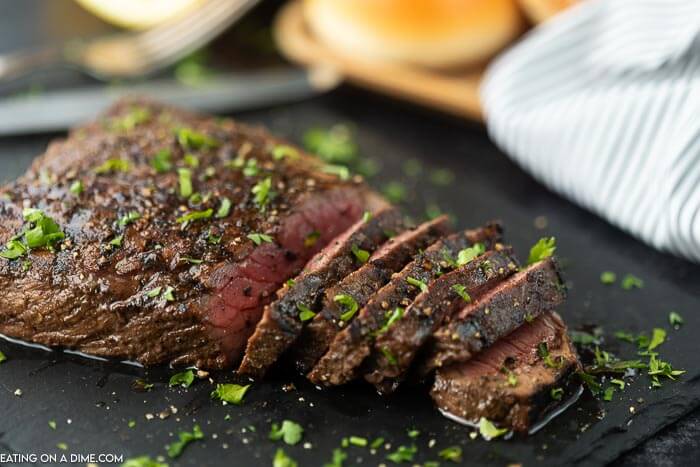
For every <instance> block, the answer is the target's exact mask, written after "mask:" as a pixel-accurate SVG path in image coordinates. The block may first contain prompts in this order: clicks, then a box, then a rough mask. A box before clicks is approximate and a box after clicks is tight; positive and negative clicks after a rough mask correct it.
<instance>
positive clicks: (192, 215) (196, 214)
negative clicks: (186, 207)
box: [176, 208, 214, 227]
mask: <svg viewBox="0 0 700 467" xmlns="http://www.w3.org/2000/svg"><path fill="white" fill-rule="evenodd" d="M212 214H214V210H213V209H211V208H209V209H207V210H205V211H192V212H188V213H187V214H185V215H182V216H180V217H178V218H177V219H176V220H177V222H178V223H179V224H183V227H185V226H187V225H188V224H189V223H190V222H194V221H198V220H202V219H209V218H211V216H212Z"/></svg>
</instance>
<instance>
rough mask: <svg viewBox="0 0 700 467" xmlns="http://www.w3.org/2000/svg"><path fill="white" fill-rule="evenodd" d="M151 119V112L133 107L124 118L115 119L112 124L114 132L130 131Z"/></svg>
mask: <svg viewBox="0 0 700 467" xmlns="http://www.w3.org/2000/svg"><path fill="white" fill-rule="evenodd" d="M150 118H151V112H150V111H149V110H148V109H146V108H144V107H133V108H131V109H130V110H129V112H128V113H127V114H126V115H124V116H123V117H119V118H114V119H112V121H111V122H110V127H111V128H112V129H113V130H123V131H129V130H133V129H134V128H136V126H138V125H140V124H142V123H146V122H147V121H148V120H149V119H150Z"/></svg>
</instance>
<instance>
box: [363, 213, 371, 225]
mask: <svg viewBox="0 0 700 467" xmlns="http://www.w3.org/2000/svg"><path fill="white" fill-rule="evenodd" d="M371 219H372V212H371V211H365V212H364V213H362V222H364V223H367V222H369V221H370V220H371Z"/></svg>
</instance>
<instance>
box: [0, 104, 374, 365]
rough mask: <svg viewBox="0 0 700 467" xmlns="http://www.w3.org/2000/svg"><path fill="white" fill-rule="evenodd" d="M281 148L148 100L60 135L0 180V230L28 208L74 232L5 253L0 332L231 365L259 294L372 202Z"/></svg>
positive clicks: (113, 353) (134, 356)
mask: <svg viewBox="0 0 700 467" xmlns="http://www.w3.org/2000/svg"><path fill="white" fill-rule="evenodd" d="M281 144H282V143H281V141H279V140H277V139H275V138H273V137H272V136H270V135H269V134H268V133H266V132H265V131H262V130H260V129H255V128H250V127H247V126H244V125H241V124H238V123H236V122H233V121H231V120H214V119H211V118H203V117H200V116H198V115H194V114H190V113H186V112H182V111H179V110H175V109H172V108H169V107H165V106H161V105H157V104H152V103H148V102H143V101H136V100H131V101H124V102H122V103H120V104H118V105H116V106H114V107H113V108H112V109H110V110H109V111H108V112H107V113H106V114H105V115H104V116H103V117H102V118H101V119H99V120H98V121H96V122H94V123H91V124H88V125H86V126H84V127H82V128H78V129H76V130H74V131H73V132H72V133H71V134H70V136H69V138H68V139H66V140H63V141H59V142H55V143H52V144H51V146H50V147H49V149H48V151H47V152H46V154H45V155H44V156H42V157H40V158H38V159H37V160H36V161H35V162H34V164H33V165H32V167H31V168H30V169H29V170H28V171H27V173H26V174H25V175H24V176H22V177H21V178H20V179H18V180H17V181H15V182H13V183H10V184H9V185H7V186H5V187H3V188H2V189H0V242H2V244H5V243H6V242H8V241H10V239H11V238H13V237H14V236H16V235H18V234H21V229H22V228H23V225H24V226H25V227H26V225H27V224H26V223H25V222H24V220H23V218H22V210H23V208H28V207H31V208H37V209H40V210H42V211H43V212H44V213H45V214H46V215H47V216H49V217H50V218H52V219H53V220H54V221H55V222H56V223H57V224H58V226H59V227H60V229H61V230H62V231H63V232H64V233H65V236H66V238H65V240H63V241H62V242H60V243H58V244H57V248H56V249H55V251H51V250H49V249H46V248H38V249H32V250H31V251H29V252H28V253H27V254H26V255H25V256H22V257H21V258H17V259H12V260H8V259H4V258H0V291H2V293H0V332H1V333H3V334H6V335H8V336H12V337H16V338H20V339H24V340H28V341H33V342H38V343H41V344H44V345H49V346H62V347H69V348H72V349H77V350H80V351H83V352H86V353H91V354H95V355H101V356H107V357H115V358H119V359H128V360H135V361H138V362H140V363H143V364H146V365H152V364H159V363H170V364H176V365H197V366H199V367H204V368H221V367H224V366H226V365H229V364H231V363H234V362H235V361H236V360H237V359H238V358H239V356H240V350H241V347H242V345H243V344H245V341H246V339H247V338H248V336H249V335H250V333H251V331H252V325H254V324H255V323H256V322H257V321H258V319H259V316H260V312H261V304H264V303H265V302H266V301H269V297H270V296H272V294H273V292H274V291H275V290H276V289H277V288H278V287H279V286H280V284H281V283H283V282H284V280H286V279H287V278H288V277H291V276H293V275H294V274H296V273H297V272H298V271H299V270H300V269H301V268H302V267H303V265H304V264H305V263H306V261H307V260H308V259H309V258H310V257H311V256H313V254H315V253H316V252H318V251H319V250H320V249H321V248H322V247H323V246H324V245H326V244H327V243H328V242H330V241H331V240H332V239H333V238H335V237H336V236H337V235H338V234H340V233H342V232H343V231H344V230H346V229H347V228H348V227H349V226H350V225H351V224H352V223H353V222H355V221H356V220H357V219H358V218H359V217H361V215H362V212H363V211H364V210H365V209H366V204H367V203H368V197H370V198H371V195H368V193H369V191H368V190H367V189H366V188H365V187H364V185H362V184H361V183H360V182H359V181H358V180H352V181H342V180H339V179H338V178H337V177H336V176H332V175H329V174H326V173H324V172H323V170H322V168H323V166H322V164H321V163H320V162H319V161H318V160H316V159H315V158H312V157H309V156H307V155H305V154H303V153H302V152H301V151H300V150H298V149H296V148H292V147H289V146H283V147H280V145H281ZM280 149H281V150H280ZM280 156H281V157H280ZM187 185H191V186H187ZM188 219H189V220H188ZM313 232H318V239H317V241H316V243H315V244H314V245H312V246H308V245H306V244H305V241H304V239H305V238H306V237H307V236H308V235H310V234H312V233H313ZM251 234H264V235H268V236H269V240H270V241H269V242H268V241H260V240H261V238H262V237H260V236H259V235H258V236H257V237H256V236H253V237H252V238H251V237H250V235H251ZM265 238H268V237H265ZM253 239H257V240H259V241H255V240H253ZM256 243H260V244H259V245H258V244H256Z"/></svg>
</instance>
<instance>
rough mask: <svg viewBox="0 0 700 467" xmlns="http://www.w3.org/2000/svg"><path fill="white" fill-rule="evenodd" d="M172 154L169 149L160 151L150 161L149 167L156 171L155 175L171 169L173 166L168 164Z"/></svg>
mask: <svg viewBox="0 0 700 467" xmlns="http://www.w3.org/2000/svg"><path fill="white" fill-rule="evenodd" d="M171 157H172V153H171V152H170V150H169V149H165V148H164V149H160V150H159V151H158V152H157V153H156V154H155V155H154V156H153V159H151V167H153V169H154V170H155V171H156V173H164V172H167V171H168V170H170V169H172V168H173V164H172V163H171V162H170V158H171Z"/></svg>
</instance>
